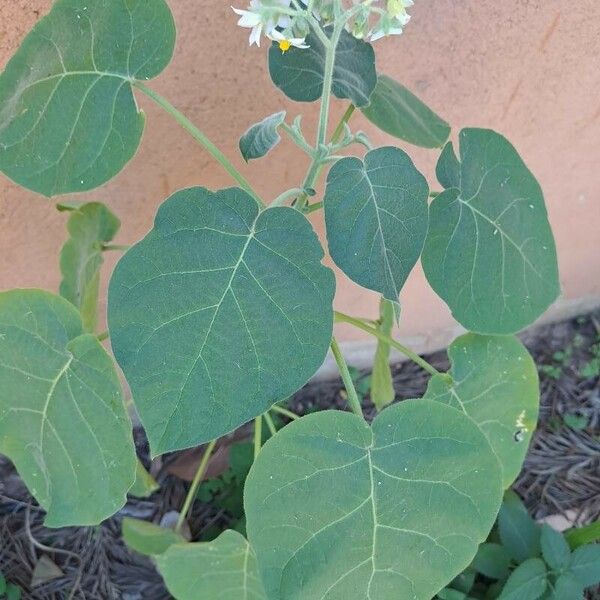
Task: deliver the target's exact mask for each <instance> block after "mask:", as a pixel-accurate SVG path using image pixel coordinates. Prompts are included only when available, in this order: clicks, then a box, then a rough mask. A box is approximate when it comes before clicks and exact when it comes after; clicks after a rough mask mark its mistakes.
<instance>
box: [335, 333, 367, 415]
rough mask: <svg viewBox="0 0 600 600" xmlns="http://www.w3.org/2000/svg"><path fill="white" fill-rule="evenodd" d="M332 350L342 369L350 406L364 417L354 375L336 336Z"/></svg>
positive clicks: (354, 411)
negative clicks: (353, 378)
mask: <svg viewBox="0 0 600 600" xmlns="http://www.w3.org/2000/svg"><path fill="white" fill-rule="evenodd" d="M331 352H333V357H334V358H335V362H336V363H337V366H338V369H339V370H340V375H341V376H342V381H343V382H344V387H345V388H346V394H347V395H348V404H349V405H350V408H351V409H352V412H353V413H354V414H356V415H358V416H359V417H360V418H361V419H364V416H363V412H362V408H361V406H360V400H359V399H358V394H357V393H356V388H355V387H354V381H352V376H351V375H350V371H349V370H348V364H347V363H346V359H345V358H344V355H343V354H342V351H341V350H340V346H339V344H338V343H337V340H336V339H335V338H332V339H331Z"/></svg>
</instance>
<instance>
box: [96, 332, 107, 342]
mask: <svg viewBox="0 0 600 600" xmlns="http://www.w3.org/2000/svg"><path fill="white" fill-rule="evenodd" d="M96 337H97V338H98V341H99V342H103V341H104V340H107V339H108V331H103V332H102V333H99V334H98V335H97V336H96Z"/></svg>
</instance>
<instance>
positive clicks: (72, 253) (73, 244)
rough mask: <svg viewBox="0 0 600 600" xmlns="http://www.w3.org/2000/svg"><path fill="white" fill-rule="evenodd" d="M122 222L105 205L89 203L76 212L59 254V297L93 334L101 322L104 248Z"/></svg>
mask: <svg viewBox="0 0 600 600" xmlns="http://www.w3.org/2000/svg"><path fill="white" fill-rule="evenodd" d="M120 226H121V222H120V221H119V219H117V217H115V215H113V213H112V212H111V211H110V210H109V209H108V208H107V207H106V206H104V204H100V203H99V202H90V203H89V204H84V205H83V206H80V207H79V208H77V209H76V210H73V211H72V212H71V214H70V216H69V221H68V223H67V229H68V231H69V234H70V238H69V240H68V241H67V242H66V243H65V245H64V246H63V248H62V250H61V252H60V271H61V273H62V277H63V278H62V281H61V283H60V295H61V296H62V297H63V298H66V299H67V300H68V301H69V302H71V304H73V305H75V306H76V307H77V308H78V309H79V312H80V313H81V318H82V320H83V328H84V329H85V331H88V332H90V333H92V332H93V331H94V330H95V329H96V323H97V320H98V288H99V285H100V267H101V266H102V263H103V259H102V245H103V244H106V243H108V242H110V241H111V240H112V239H113V238H114V236H115V235H116V233H117V231H118V230H119V227H120Z"/></svg>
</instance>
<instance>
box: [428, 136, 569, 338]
mask: <svg viewBox="0 0 600 600" xmlns="http://www.w3.org/2000/svg"><path fill="white" fill-rule="evenodd" d="M460 149H461V157H462V162H461V165H460V168H461V176H460V188H456V187H452V188H449V189H448V190H446V191H445V192H443V193H441V194H440V195H439V196H437V197H436V198H435V199H434V200H433V202H432V203H431V206H430V213H429V233H428V235H427V241H426V243H425V248H424V250H423V258H422V261H423V268H424V270H425V275H426V276H427V279H428V281H429V283H430V284H431V287H433V289H434V290H435V292H436V293H437V294H439V295H440V296H441V298H442V299H443V300H444V301H445V302H446V303H447V304H448V306H449V307H450V309H451V310H452V314H453V315H454V317H455V318H456V319H457V321H459V323H460V324H461V325H463V326H464V327H466V328H467V329H470V330H472V331H476V332H478V333H490V334H494V333H497V334H505V333H514V332H516V331H519V330H520V329H522V328H523V327H525V326H526V325H529V324H530V323H532V322H533V321H534V320H535V319H537V318H538V317H539V316H540V315H541V314H542V313H543V312H544V311H545V310H546V308H548V306H549V305H550V304H551V303H552V302H553V301H554V300H555V299H556V297H557V295H558V292H559V282H558V269H557V263H556V249H555V245H554V238H553V236H552V231H551V229H550V225H549V223H548V217H547V214H546V207H545V205H544V198H543V195H542V190H541V189H540V186H539V184H538V182H537V181H536V179H535V178H534V176H533V175H532V174H531V172H530V171H529V169H528V168H527V167H526V166H525V164H524V163H523V161H522V160H521V158H520V157H519V155H518V154H517V152H516V150H515V149H514V148H513V146H512V145H511V144H510V143H509V142H508V141H507V140H506V139H505V138H504V137H502V136H501V135H499V134H498V133H495V132H493V131H490V130H487V129H463V130H462V131H461V133H460ZM446 160H447V159H446Z"/></svg>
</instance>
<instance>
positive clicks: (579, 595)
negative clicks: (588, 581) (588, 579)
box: [548, 573, 584, 600]
mask: <svg viewBox="0 0 600 600" xmlns="http://www.w3.org/2000/svg"><path fill="white" fill-rule="evenodd" d="M551 587H552V591H551V593H550V594H549V595H548V600H583V592H584V589H583V584H582V583H581V582H580V581H578V580H577V579H576V578H575V577H573V575H571V574H570V573H563V574H562V575H561V576H560V577H559V578H558V579H557V580H556V583H554V584H553V585H552V586H551Z"/></svg>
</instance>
